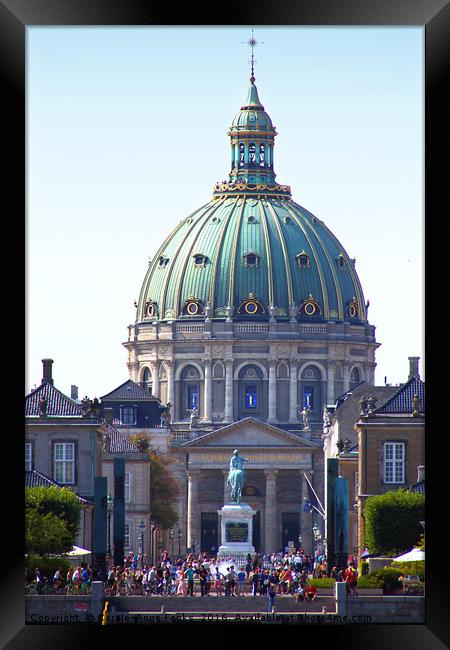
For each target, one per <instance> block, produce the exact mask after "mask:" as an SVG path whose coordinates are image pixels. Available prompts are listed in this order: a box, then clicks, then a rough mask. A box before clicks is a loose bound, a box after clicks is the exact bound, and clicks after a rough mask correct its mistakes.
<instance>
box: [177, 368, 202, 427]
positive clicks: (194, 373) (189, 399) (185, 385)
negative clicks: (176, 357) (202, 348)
mask: <svg viewBox="0 0 450 650" xmlns="http://www.w3.org/2000/svg"><path fill="white" fill-rule="evenodd" d="M181 391H182V393H181V405H182V418H183V419H186V420H187V419H189V417H190V413H191V411H192V409H194V408H195V409H197V411H200V373H199V371H198V370H197V368H196V367H195V366H186V368H183V371H182V373H181Z"/></svg>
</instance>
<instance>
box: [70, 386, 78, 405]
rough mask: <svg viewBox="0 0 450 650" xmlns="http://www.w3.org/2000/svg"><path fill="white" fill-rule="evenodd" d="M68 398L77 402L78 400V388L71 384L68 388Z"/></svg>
mask: <svg viewBox="0 0 450 650" xmlns="http://www.w3.org/2000/svg"><path fill="white" fill-rule="evenodd" d="M70 397H71V398H72V399H73V400H75V401H77V400H78V386H74V385H73V384H72V385H71V387H70Z"/></svg>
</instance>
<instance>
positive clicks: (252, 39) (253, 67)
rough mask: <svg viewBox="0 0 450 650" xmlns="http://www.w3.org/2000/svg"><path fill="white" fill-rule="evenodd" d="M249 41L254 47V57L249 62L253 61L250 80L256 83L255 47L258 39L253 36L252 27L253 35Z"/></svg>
mask: <svg viewBox="0 0 450 650" xmlns="http://www.w3.org/2000/svg"><path fill="white" fill-rule="evenodd" d="M243 42H244V41H242V43H243ZM261 42H262V41H261ZM247 43H248V44H249V45H250V47H251V48H252V58H251V59H250V61H249V63H251V65H252V73H251V76H250V81H251V82H252V84H254V83H255V62H256V60H255V57H254V53H253V49H254V47H255V46H256V45H257V43H258V41H257V40H256V38H255V37H254V36H253V29H252V36H251V38H249V39H248V41H247Z"/></svg>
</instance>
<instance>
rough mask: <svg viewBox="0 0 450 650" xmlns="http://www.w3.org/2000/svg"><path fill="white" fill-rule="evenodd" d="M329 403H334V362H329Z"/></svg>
mask: <svg viewBox="0 0 450 650" xmlns="http://www.w3.org/2000/svg"><path fill="white" fill-rule="evenodd" d="M327 404H334V363H333V362H331V361H330V362H329V363H328V373H327Z"/></svg>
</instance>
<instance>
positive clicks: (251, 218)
mask: <svg viewBox="0 0 450 650" xmlns="http://www.w3.org/2000/svg"><path fill="white" fill-rule="evenodd" d="M247 223H258V221H257V219H256V217H254V216H253V215H252V214H251V215H250V216H249V217H248V219H247Z"/></svg>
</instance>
